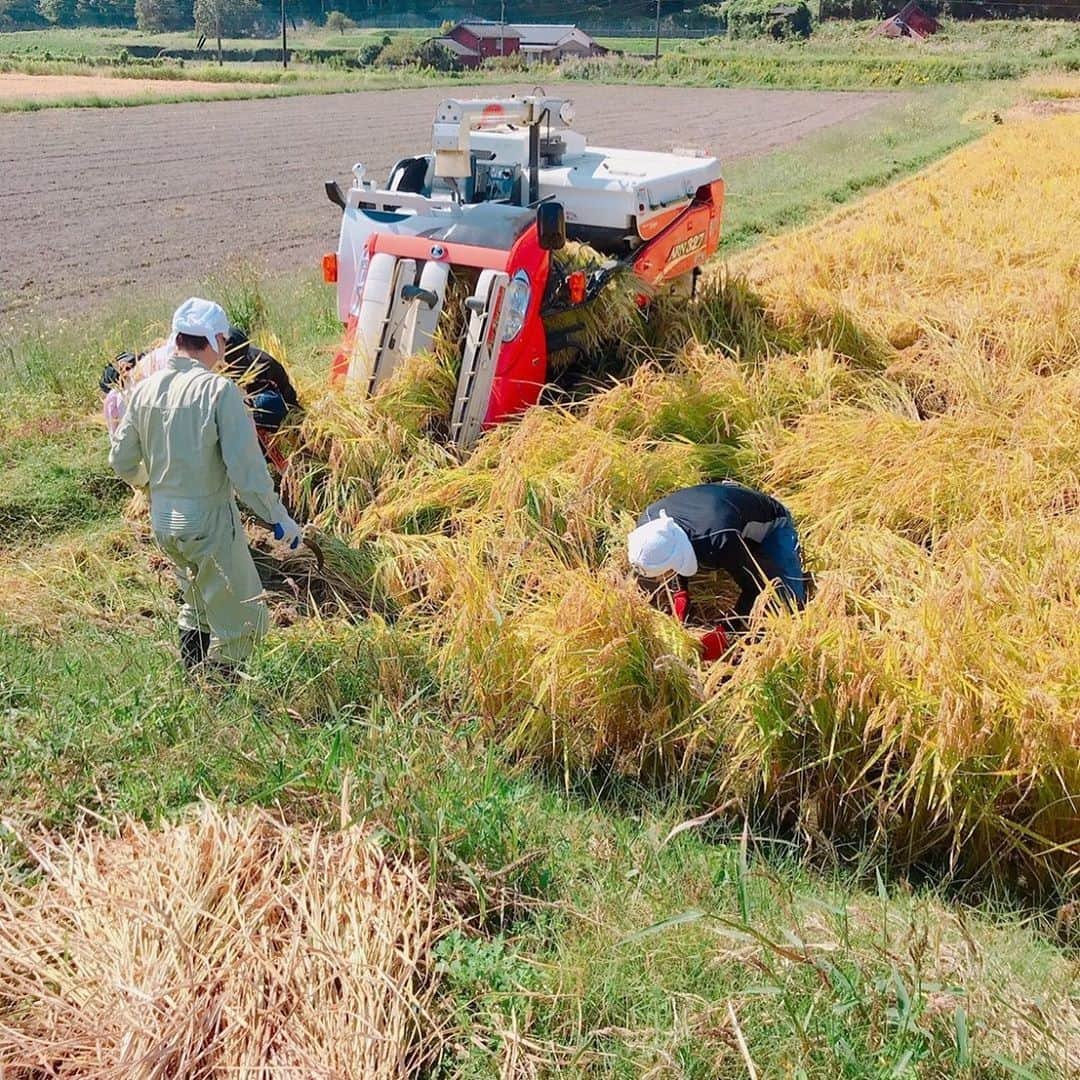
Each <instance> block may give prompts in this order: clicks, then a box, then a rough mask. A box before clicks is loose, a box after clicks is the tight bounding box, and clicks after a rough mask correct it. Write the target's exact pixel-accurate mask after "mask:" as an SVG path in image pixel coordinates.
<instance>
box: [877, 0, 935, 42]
mask: <svg viewBox="0 0 1080 1080" xmlns="http://www.w3.org/2000/svg"><path fill="white" fill-rule="evenodd" d="M940 26H941V24H940V23H939V22H938V21H937V19H935V18H934V17H933V15H927V13H926V12H925V11H923V9H922V8H921V7H919V5H918V4H916V3H915V0H911V3H908V4H905V5H904V6H903V7H902V8H901V9H900V10H899V11H898V12H897V13H896V14H895V15H893V16H892V17H891V18H888V19H885V20H884V21H883V22H881V23H879V24H878V25H877V26H876V27H874V29H873V30H871V31H870V36H871V37H878V36H881V37H890V38H898V37H911V38H915V39H916V40H917V41H923V40H924V39H925V38H928V37H929V36H930V35H931V34H936V33H937V32H938V29H939V28H940Z"/></svg>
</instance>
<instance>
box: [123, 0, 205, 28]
mask: <svg viewBox="0 0 1080 1080" xmlns="http://www.w3.org/2000/svg"><path fill="white" fill-rule="evenodd" d="M135 25H136V26H138V28H139V29H140V30H148V31H149V32H150V33H152V34H160V33H162V32H164V31H166V30H190V29H191V6H190V3H189V2H185V0H135Z"/></svg>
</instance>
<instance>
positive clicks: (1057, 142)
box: [291, 117, 1080, 881]
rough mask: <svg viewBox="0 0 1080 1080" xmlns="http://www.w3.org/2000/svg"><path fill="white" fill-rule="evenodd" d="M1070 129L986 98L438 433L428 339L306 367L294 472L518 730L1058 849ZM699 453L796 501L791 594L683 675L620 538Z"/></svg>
mask: <svg viewBox="0 0 1080 1080" xmlns="http://www.w3.org/2000/svg"><path fill="white" fill-rule="evenodd" d="M1077 145H1080V118H1070V117H1063V118H1058V119H1055V120H1050V121H1045V122H1036V123H1030V124H1027V125H1023V126H1021V125H1017V126H1011V125H1009V126H1006V127H1004V128H1002V129H1000V130H997V131H996V132H995V133H994V134H993V135H992V136H990V137H988V138H986V139H984V140H983V141H981V142H980V143H978V144H975V145H973V146H972V147H969V148H968V149H965V150H963V151H961V152H959V153H957V154H955V155H953V156H952V157H951V158H949V159H947V160H946V161H944V162H943V163H941V164H940V165H938V166H936V167H934V168H932V169H930V170H928V171H927V172H925V173H924V174H922V175H920V176H919V177H917V178H915V179H913V180H911V181H908V182H906V183H904V184H901V185H898V186H896V187H894V188H892V189H890V190H889V191H888V192H886V193H883V194H881V195H879V196H875V197H872V198H870V199H868V200H866V201H864V202H863V203H861V204H860V205H859V206H857V207H856V208H854V209H852V210H851V211H848V212H845V213H841V214H838V215H836V216H835V217H834V218H832V219H831V220H830V221H828V222H827V223H825V224H824V225H822V226H820V227H817V228H814V229H810V230H806V231H803V232H800V233H796V234H794V235H792V236H790V237H788V238H785V239H783V240H781V241H780V242H778V243H776V244H775V245H773V246H771V247H768V248H766V249H764V250H760V251H757V252H755V253H752V254H751V255H749V256H748V257H745V258H743V259H741V260H738V261H737V262H736V263H735V264H733V265H731V266H728V267H726V268H725V269H724V271H723V272H718V273H717V274H716V275H715V276H714V278H713V279H712V280H711V281H708V282H707V283H706V285H705V288H704V290H703V294H702V295H701V297H700V298H699V300H698V302H697V303H696V304H694V305H690V306H687V305H683V306H682V308H681V309H674V308H665V309H662V310H660V312H659V314H660V316H661V318H660V321H659V324H658V325H654V326H653V328H652V329H651V330H650V331H649V335H650V338H651V340H652V341H653V342H654V349H653V353H652V359H651V360H646V361H645V362H643V363H641V364H640V365H639V366H638V367H637V369H636V370H635V371H633V372H632V373H631V374H630V375H629V376H628V377H627V378H626V379H625V380H624V381H621V382H619V383H617V384H614V385H612V386H610V388H608V389H606V390H604V391H603V392H601V393H599V394H597V395H596V396H594V397H593V398H592V399H590V400H589V401H588V402H587V403H585V404H583V405H579V406H577V407H576V408H574V409H573V410H569V411H566V410H559V409H555V408H547V409H536V410H533V411H532V412H531V413H529V414H528V415H527V416H526V417H525V418H524V419H523V421H522V422H521V423H520V424H517V425H508V426H505V427H503V428H501V429H500V430H498V431H494V432H492V433H490V434H489V435H488V436H487V437H486V438H485V440H484V441H483V442H482V444H481V445H480V447H479V449H478V450H477V451H476V452H475V453H474V454H473V455H472V456H471V457H470V458H468V459H467V460H466V461H464V462H460V463H459V462H456V461H454V460H452V459H451V458H450V456H449V455H448V454H447V452H446V451H445V449H444V448H443V447H442V446H441V445H440V443H439V439H438V437H437V435H438V432H437V430H436V429H437V426H438V423H439V417H440V416H444V415H445V411H446V408H447V402H448V397H447V395H448V394H449V389H450V383H449V381H448V380H446V379H445V378H444V377H443V375H444V372H442V371H441V370H439V372H438V378H436V377H435V374H434V369H432V368H431V366H430V365H429V366H428V367H427V368H425V367H424V366H423V365H421V366H420V368H419V369H418V371H416V372H413V373H412V374H411V375H407V376H403V379H404V382H403V383H402V384H401V385H399V386H397V387H396V388H395V389H394V391H393V393H394V394H396V399H395V398H394V397H393V396H385V397H384V398H382V399H379V400H376V401H374V402H370V403H364V402H357V401H354V400H350V399H349V398H348V397H344V396H340V395H334V396H330V397H327V398H326V399H325V400H323V401H321V402H319V403H318V404H317V405H316V406H315V407H314V408H313V409H312V410H311V412H310V414H309V416H308V418H307V420H306V421H305V429H304V430H303V431H302V432H301V435H302V436H303V438H304V439H305V441H306V442H307V444H308V446H309V448H310V449H311V454H310V455H309V457H307V458H306V459H305V461H306V464H305V465H304V466H303V467H302V468H299V469H298V470H297V472H296V474H295V475H294V477H293V478H292V485H293V487H292V492H291V494H292V495H293V497H294V499H296V501H297V502H298V503H300V505H301V509H302V512H303V513H305V514H306V515H308V516H309V517H314V518H316V519H317V520H318V521H319V522H320V523H321V524H322V525H323V526H324V527H326V528H328V529H331V530H333V531H335V532H337V533H338V535H340V536H341V537H342V539H344V540H348V541H349V542H350V543H351V544H352V545H353V546H354V549H355V554H353V555H352V556H351V558H352V560H353V561H352V565H351V566H350V567H349V568H348V569H349V570H350V572H351V573H352V576H353V581H354V583H356V585H357V590H356V591H357V592H358V593H359V594H361V595H363V596H365V597H366V598H367V599H368V601H369V602H372V603H375V604H377V605H381V606H382V607H384V608H392V609H394V610H395V611H397V612H398V613H399V614H400V615H401V617H402V619H404V620H406V621H408V622H411V623H412V624H413V625H415V626H416V627H417V628H418V629H419V630H421V631H422V632H423V633H424V634H425V635H427V636H428V637H429V639H430V640H431V641H432V643H433V648H434V649H435V651H436V652H437V655H438V657H439V658H440V661H441V665H442V670H443V673H444V678H445V680H446V682H447V685H448V686H450V687H456V688H457V690H458V691H459V693H460V696H461V698H462V699H463V700H465V701H467V702H469V703H471V704H472V706H473V707H475V708H477V709H479V710H480V711H481V713H482V715H483V716H484V717H485V718H486V719H487V722H488V724H489V726H490V729H491V731H492V732H493V733H494V734H495V735H496V736H498V737H500V738H503V739H506V740H507V741H509V743H510V744H511V745H513V746H514V747H516V748H518V749H520V750H521V751H523V752H526V753H530V754H533V755H536V756H539V757H543V758H549V759H552V760H554V761H557V762H559V763H561V764H563V765H565V766H566V767H571V766H588V765H591V764H593V763H594V762H597V761H610V762H612V763H614V764H615V765H616V766H617V767H620V768H623V769H628V770H640V769H645V768H655V767H657V766H662V765H666V766H668V767H671V766H675V767H680V768H683V769H697V770H700V769H707V770H708V772H709V776H710V778H711V780H712V781H713V784H714V788H715V790H716V791H717V792H719V794H720V797H721V798H723V799H732V798H735V799H737V800H739V801H741V803H742V805H744V806H745V807H746V808H747V809H748V810H751V811H758V810H760V811H763V812H766V813H769V814H771V815H773V816H774V817H775V816H780V817H782V818H786V819H788V820H789V821H791V822H793V823H795V824H796V825H798V826H799V827H801V829H802V830H803V831H804V832H805V833H806V834H808V835H815V834H820V833H822V832H827V833H828V834H830V835H831V836H832V837H833V838H834V839H837V838H850V839H852V840H854V841H857V842H858V843H859V844H860V845H865V844H867V843H881V844H887V845H888V846H889V850H890V853H891V856H892V857H893V858H894V859H896V860H897V861H903V860H911V861H917V860H919V859H921V858H922V857H923V856H924V855H927V854H934V855H941V854H945V855H947V857H948V858H949V859H951V860H952V861H953V863H954V864H955V865H957V866H958V867H965V868H980V869H989V870H991V871H992V872H1000V873H1002V874H1003V875H1005V876H1007V877H1008V878H1010V879H1012V880H1015V879H1016V878H1017V877H1018V876H1019V875H1020V874H1024V875H1028V880H1029V881H1036V880H1038V881H1042V880H1053V879H1058V880H1060V877H1061V875H1062V874H1071V873H1074V872H1075V871H1076V868H1077V866H1078V860H1077V855H1078V852H1080V801H1078V797H1080V739H1078V737H1077V727H1076V717H1077V715H1078V714H1080V619H1078V618H1077V600H1078V597H1080V559H1078V555H1080V527H1078V508H1080V254H1078V252H1080V157H1078V156H1077V154H1076V152H1075V147H1076V146H1077ZM432 391H434V392H432ZM403 401H407V402H409V403H410V404H409V406H408V407H404V406H403V405H402V404H400V403H401V402H403ZM440 402H441V404H440ZM433 433H434V435H435V437H432V434H433ZM724 476H731V477H734V478H737V479H741V480H743V481H746V482H749V483H752V484H759V485H761V486H763V487H765V488H766V489H768V490H770V491H772V492H773V493H775V494H776V495H777V496H778V497H780V498H781V499H782V500H784V501H785V502H786V503H787V504H788V505H789V506H790V507H791V508H792V510H793V511H794V512H795V514H796V517H797V519H798V523H799V526H800V530H801V532H802V534H803V537H804V542H805V550H806V552H807V553H808V556H809V560H810V563H811V566H812V569H813V570H814V572H815V574H816V576H817V579H818V592H817V596H816V598H815V599H814V600H813V602H812V603H811V604H810V605H809V607H808V608H807V610H806V611H805V612H803V613H801V614H799V615H796V616H791V615H788V614H786V613H779V612H776V611H769V610H767V609H765V608H763V610H761V611H760V612H759V613H758V617H759V619H760V625H761V629H762V630H764V631H765V632H764V633H763V634H761V635H758V636H757V637H756V638H755V639H753V640H752V641H748V642H747V643H744V644H743V645H741V646H739V647H738V648H736V649H735V650H734V652H733V654H732V655H731V656H730V657H729V658H728V660H727V661H726V662H722V663H720V664H718V665H714V667H713V668H712V669H711V670H709V671H703V670H701V668H700V667H699V665H698V663H697V661H696V659H695V657H696V653H695V649H694V645H693V642H692V640H691V638H690V636H689V635H688V634H687V633H686V632H684V631H683V630H682V629H681V628H679V627H678V626H676V625H675V624H674V623H673V622H672V620H670V619H669V618H667V617H666V616H665V615H663V614H662V613H660V612H659V611H657V610H656V609H655V608H653V607H651V606H650V604H649V602H648V600H647V599H646V598H645V597H644V596H643V595H641V594H640V593H639V592H638V591H637V590H636V588H635V587H634V586H633V584H632V583H631V582H630V581H629V580H628V578H627V575H626V568H625V565H624V562H623V554H622V552H623V539H624V537H625V534H626V532H627V530H628V529H629V528H631V527H632V525H633V520H634V517H635V515H636V514H637V513H638V512H639V511H640V510H641V509H642V508H643V507H644V506H645V505H646V504H647V503H648V502H649V501H650V500H651V499H654V498H656V497H657V496H659V495H661V494H663V493H665V492H667V491H669V490H671V489H673V488H675V487H678V486H680V485H684V484H690V483H694V482H697V481H700V480H705V479H718V478H721V477H724Z"/></svg>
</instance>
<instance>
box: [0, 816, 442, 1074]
mask: <svg viewBox="0 0 1080 1080" xmlns="http://www.w3.org/2000/svg"><path fill="white" fill-rule="evenodd" d="M24 842H25V843H26V844H27V847H28V848H29V850H30V852H31V855H32V857H33V860H34V862H36V864H37V872H36V873H35V874H34V875H33V876H31V877H30V878H29V879H28V880H20V879H19V877H18V876H17V875H16V873H15V872H14V871H12V870H8V871H7V872H6V873H5V874H4V876H3V877H2V878H0V1075H2V1076H4V1077H11V1078H12V1080H20V1078H27V1080H29V1078H31V1077H42V1076H64V1077H72V1078H86V1080H89V1078H95V1080H106V1078H116V1080H119V1078H121V1077H123V1078H124V1080H150V1078H157V1077H168V1076H284V1075H289V1076H305V1077H341V1076H364V1077H373V1078H376V1077H388V1078H389V1077H395V1078H396V1077H400V1076H403V1075H412V1073H413V1072H414V1071H415V1069H416V1068H418V1067H419V1066H420V1065H421V1064H422V1063H423V1062H424V1061H425V1060H427V1059H428V1057H429V1055H430V1052H432V1051H433V1050H435V1049H437V1043H438V1039H439V1033H438V1029H437V1027H436V1025H434V1024H433V1023H432V1021H431V1020H430V1018H429V1017H428V1015H427V1012H426V1008H427V1004H428V1002H429V1000H430V995H431V992H432V989H433V983H432V980H431V979H430V977H429V971H428V968H427V963H428V956H429V950H430V947H431V945H432V944H433V942H434V940H435V938H436V936H437V935H438V933H439V932H440V930H439V927H440V922H439V920H438V919H437V917H436V903H435V900H434V898H433V895H432V891H431V887H430V885H429V883H427V882H426V881H425V880H424V878H423V877H422V876H421V875H420V874H419V873H418V872H417V871H416V870H415V869H412V868H410V867H409V866H408V865H406V864H404V863H403V862H401V861H400V860H398V859H395V858H393V857H391V856H389V855H388V854H387V853H386V852H385V851H383V850H382V848H381V847H380V846H379V844H378V842H377V841H376V839H375V838H374V837H373V836H372V835H371V833H370V832H369V831H367V830H364V829H361V828H358V827H354V828H348V829H344V830H342V831H339V832H323V831H321V830H319V829H318V828H314V827H291V826H288V825H283V824H282V823H281V822H279V821H277V820H275V819H273V818H271V817H269V816H267V815H265V814H262V813H258V812H253V811H248V812H237V813H235V814H230V815H228V816H227V815H224V814H222V813H221V812H219V811H217V810H214V809H211V808H204V809H203V810H202V811H201V812H200V813H199V814H197V815H195V816H194V817H193V818H192V819H191V820H190V821H189V822H187V823H186V824H182V825H179V826H176V827H172V828H167V829H165V830H163V831H160V832H154V831H151V830H149V829H147V828H145V827H143V826H140V825H129V826H127V827H126V828H125V829H124V830H123V832H122V834H121V835H120V836H118V837H116V838H108V837H104V836H103V835H102V834H101V833H100V832H98V831H96V830H93V829H85V830H84V831H82V832H81V833H80V834H79V835H78V836H76V837H75V838H74V839H72V840H70V841H68V840H49V839H24Z"/></svg>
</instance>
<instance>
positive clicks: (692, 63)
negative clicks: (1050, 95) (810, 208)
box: [564, 20, 1080, 90]
mask: <svg viewBox="0 0 1080 1080" xmlns="http://www.w3.org/2000/svg"><path fill="white" fill-rule="evenodd" d="M873 25H874V24H873V23H849V22H829V23H825V24H824V25H822V26H820V27H818V29H817V31H816V32H815V33H814V35H813V37H811V38H810V40H809V41H807V42H792V43H776V42H771V41H769V42H764V41H757V42H756V41H743V40H727V39H726V38H709V39H705V40H684V41H672V42H668V43H666V44H665V45H664V46H663V48H662V49H661V57H660V61H659V63H658V64H653V63H651V62H650V63H645V62H643V61H642V60H641V59H639V58H638V57H637V56H635V55H633V54H638V53H640V54H644V55H646V56H651V55H652V51H653V43H652V42H650V41H648V40H646V39H640V40H634V39H631V41H633V44H634V46H635V47H633V48H630V47H629V46H623V49H624V51H625V52H627V53H628V54H630V55H628V56H627V57H626V58H624V59H620V58H617V57H607V58H600V59H596V60H587V61H581V62H578V63H570V64H567V65H565V66H564V73H565V74H566V75H567V77H569V78H581V79H590V80H600V81H608V82H627V81H633V82H645V83H654V84H662V85H683V86H769V87H778V88H786V89H820V90H827V89H828V90H860V89H874V88H881V89H888V88H895V87H920V86H927V85H937V84H943V83H963V82H978V81H983V80H987V79H1012V78H1017V77H1019V76H1021V75H1025V74H1027V73H1029V72H1032V71H1041V70H1048V69H1054V68H1073V69H1075V68H1076V67H1077V66H1078V65H1080V30H1078V29H1077V26H1076V24H1075V23H1069V22H1053V21H1036V20H1032V21H1018V20H1013V21H1007V22H1001V23H996V22H952V21H949V22H946V24H945V29H944V30H943V31H942V32H941V33H939V34H937V35H935V36H934V37H933V38H932V39H931V40H929V41H927V42H924V43H921V44H915V43H913V42H909V41H887V40H883V39H881V38H877V39H872V40H871V39H869V38H868V36H867V35H868V34H869V31H870V29H871V28H872V27H873ZM605 44H608V42H606V41H605ZM639 45H640V46H647V47H638V46H639ZM612 47H616V48H618V47H619V46H617V45H614V44H613V43H612Z"/></svg>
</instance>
